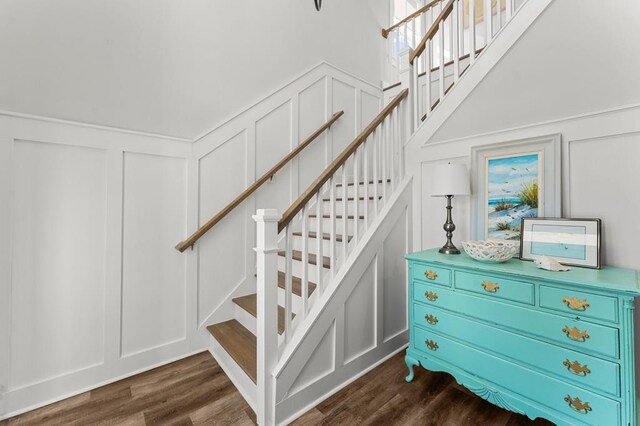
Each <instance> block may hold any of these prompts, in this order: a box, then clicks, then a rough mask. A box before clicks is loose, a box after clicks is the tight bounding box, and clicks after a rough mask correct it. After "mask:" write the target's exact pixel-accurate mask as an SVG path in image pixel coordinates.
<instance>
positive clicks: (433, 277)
mask: <svg viewBox="0 0 640 426" xmlns="http://www.w3.org/2000/svg"><path fill="white" fill-rule="evenodd" d="M412 269H413V272H412V277H411V278H412V279H414V280H420V281H426V282H429V283H432V284H440V285H443V286H447V287H451V271H450V270H449V269H445V268H441V267H439V266H432V265H427V264H422V263H413V267H412Z"/></svg>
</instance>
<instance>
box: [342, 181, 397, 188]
mask: <svg viewBox="0 0 640 426" xmlns="http://www.w3.org/2000/svg"><path fill="white" fill-rule="evenodd" d="M378 183H382V179H378ZM387 183H391V179H387ZM354 185H355V184H354V183H353V182H351V183H347V186H354ZM358 185H364V182H359V183H358ZM369 185H373V180H370V181H369ZM336 187H338V188H342V183H338V184H336Z"/></svg>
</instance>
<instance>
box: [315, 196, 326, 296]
mask: <svg viewBox="0 0 640 426" xmlns="http://www.w3.org/2000/svg"><path fill="white" fill-rule="evenodd" d="M321 195H322V190H320V191H318V194H317V195H316V217H317V218H318V219H317V220H316V255H317V256H318V258H319V259H322V258H323V256H324V253H323V249H324V245H323V241H324V230H323V229H322V228H323V221H322V213H323V211H322V197H321ZM323 273H324V268H318V274H317V277H316V285H317V286H316V291H317V292H318V295H321V294H322V278H323ZM318 298H319V297H318Z"/></svg>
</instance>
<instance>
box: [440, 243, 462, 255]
mask: <svg viewBox="0 0 640 426" xmlns="http://www.w3.org/2000/svg"><path fill="white" fill-rule="evenodd" d="M438 252H439V253H442V254H460V250H458V248H457V247H456V246H454V245H453V244H452V245H448V244H445V245H444V246H442V248H441V249H440V250H438Z"/></svg>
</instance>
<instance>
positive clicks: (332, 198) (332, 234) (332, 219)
mask: <svg viewBox="0 0 640 426" xmlns="http://www.w3.org/2000/svg"><path fill="white" fill-rule="evenodd" d="M342 192H343V194H344V193H345V192H346V188H344V187H343V188H342ZM318 220H322V218H318ZM337 234H338V232H337V229H336V179H335V177H334V176H332V177H331V179H329V238H330V239H331V240H330V243H329V257H330V258H331V276H332V277H335V276H336V269H337V268H336V258H337V256H338V253H337V251H336V235H337ZM320 294H322V293H320Z"/></svg>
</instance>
